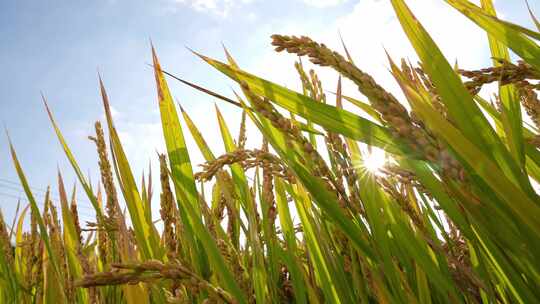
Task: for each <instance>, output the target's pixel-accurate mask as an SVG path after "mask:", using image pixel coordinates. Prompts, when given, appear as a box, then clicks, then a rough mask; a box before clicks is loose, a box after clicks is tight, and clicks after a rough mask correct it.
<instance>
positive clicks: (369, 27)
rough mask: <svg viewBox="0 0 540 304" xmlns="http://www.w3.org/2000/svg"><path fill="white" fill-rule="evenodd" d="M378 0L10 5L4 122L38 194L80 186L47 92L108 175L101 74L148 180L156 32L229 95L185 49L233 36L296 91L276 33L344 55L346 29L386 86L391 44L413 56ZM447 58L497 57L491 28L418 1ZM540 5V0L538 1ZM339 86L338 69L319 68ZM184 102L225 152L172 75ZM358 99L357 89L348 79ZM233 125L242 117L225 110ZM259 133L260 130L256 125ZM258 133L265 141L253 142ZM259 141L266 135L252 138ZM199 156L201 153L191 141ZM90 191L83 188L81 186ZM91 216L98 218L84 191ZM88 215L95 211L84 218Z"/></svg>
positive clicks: (513, 2)
mask: <svg viewBox="0 0 540 304" xmlns="http://www.w3.org/2000/svg"><path fill="white" fill-rule="evenodd" d="M388 2H389V1H384V0H383V1H377V0H348V1H343V0H290V1H262V0H183V1H182V0H180V1H179V0H152V1H151V0H146V1H142V0H130V1H127V0H95V1H29V0H17V1H16V0H5V1H1V2H0V38H1V39H2V43H1V44H0V66H1V67H2V73H1V74H0V121H1V122H2V123H3V124H5V125H6V127H7V128H8V130H9V132H10V135H11V137H12V140H13V143H14V145H15V148H16V149H17V152H18V155H19V158H20V160H21V162H22V165H23V167H24V169H25V172H26V174H27V177H28V179H29V181H30V184H31V186H32V187H33V188H34V189H35V194H36V196H37V197H38V199H39V200H42V197H43V191H42V190H43V189H45V188H46V187H47V185H49V184H50V185H51V187H52V190H53V193H56V192H57V186H56V184H55V181H56V170H57V168H60V169H61V170H62V173H63V174H64V175H65V181H66V183H67V184H68V185H72V184H73V183H74V182H75V178H74V176H73V174H72V173H71V168H70V167H69V166H68V163H67V160H66V158H65V156H64V154H63V151H62V150H61V148H60V146H59V144H58V142H57V140H56V138H55V136H54V134H53V131H52V129H51V126H50V123H49V122H48V119H47V116H46V113H45V110H44V107H43V105H42V102H41V99H40V91H43V92H44V94H45V96H46V97H47V99H48V100H49V104H50V106H51V108H52V110H53V112H54V115H55V116H56V119H57V121H58V123H59V125H60V127H61V129H62V130H63V132H64V135H65V137H66V139H67V141H68V143H69V145H70V147H71V148H72V150H73V152H74V154H75V155H76V157H77V159H78V161H79V164H80V166H81V168H82V169H83V171H85V172H88V174H89V175H90V176H91V178H92V181H93V182H94V183H95V182H97V180H98V177H99V175H98V171H97V161H96V153H95V149H94V146H93V144H92V142H90V141H89V140H88V139H87V136H88V135H91V134H92V131H93V123H94V122H95V121H96V120H102V119H103V114H102V112H103V111H102V107H101V102H100V96H99V91H98V83H97V71H98V70H99V71H100V72H101V73H102V75H103V79H104V81H105V84H106V87H107V89H108V92H109V96H110V98H111V102H112V105H113V108H114V113H115V115H114V116H115V120H116V124H117V127H118V129H119V131H120V134H121V137H122V141H123V143H124V145H125V147H126V150H127V153H128V157H129V159H130V161H131V163H132V165H133V167H134V169H135V172H136V173H137V175H138V176H140V172H141V171H142V170H143V169H144V168H147V167H148V163H149V161H151V162H152V163H154V164H155V163H156V157H155V155H156V154H155V151H156V150H158V151H163V142H162V139H161V130H160V125H159V112H158V108H157V101H156V93H155V84H154V79H153V74H152V71H151V69H150V68H149V67H148V66H147V65H146V63H149V62H150V61H151V57H150V54H151V53H150V45H149V39H150V38H151V39H152V41H153V43H154V45H155V46H156V48H157V51H158V55H159V57H160V60H161V63H162V65H163V67H164V69H166V70H169V71H171V72H173V73H175V74H177V75H179V76H181V77H184V78H186V79H189V80H192V81H194V82H196V83H199V84H202V85H204V86H206V87H208V88H211V89H214V90H216V91H219V92H222V93H224V94H226V95H231V89H230V88H231V86H232V83H231V82H230V81H228V80H227V79H226V78H225V77H223V76H222V75H220V74H219V72H217V71H215V70H213V69H212V68H210V67H209V66H208V65H206V64H205V63H203V62H201V61H200V60H199V59H198V58H196V57H195V56H194V55H193V54H191V53H190V52H189V51H188V50H187V49H186V48H185V47H186V46H187V47H190V48H192V49H195V50H197V51H199V52H201V53H203V54H205V55H209V56H211V57H214V58H223V51H222V48H221V43H224V44H225V45H226V46H227V47H228V48H229V50H230V51H231V53H232V54H233V56H234V57H236V58H237V60H238V61H239V63H240V65H241V66H242V67H244V68H245V69H246V70H248V71H251V72H254V73H257V74H259V75H263V76H265V77H266V78H269V79H272V80H274V81H276V82H278V83H280V84H285V85H287V86H288V87H292V88H297V87H298V85H299V83H298V81H297V80H296V76H295V74H294V71H293V70H291V68H292V62H293V60H294V58H293V57H292V56H288V55H285V54H276V53H274V52H273V51H272V48H271V46H270V38H269V36H270V34H272V33H284V34H297V35H301V34H307V35H310V36H312V37H313V38H315V39H317V40H320V41H322V42H325V43H326V44H328V45H329V46H331V47H333V48H336V49H338V50H341V48H340V46H339V42H338V41H339V40H338V31H341V33H342V34H343V36H344V38H345V40H346V43H347V45H348V47H349V49H350V51H351V52H352V55H353V57H354V58H355V62H356V63H357V64H358V65H359V66H360V67H361V68H362V69H365V70H366V71H368V72H370V73H372V74H373V75H374V77H375V78H376V79H377V80H379V81H380V82H381V83H383V84H386V85H388V86H390V87H391V88H395V85H394V84H393V83H392V81H391V80H390V78H389V75H388V72H387V64H386V61H385V59H384V53H383V46H384V47H385V48H386V49H388V50H389V52H390V53H391V55H392V56H394V57H402V56H403V57H408V58H412V59H414V53H413V52H412V50H411V48H410V46H409V45H408V43H407V42H406V39H405V37H404V35H403V33H402V32H401V30H400V28H399V25H398V24H397V22H396V20H395V17H394V14H393V12H392V10H391V8H390V6H389V5H388ZM408 3H410V4H411V6H412V8H413V11H414V12H415V13H416V14H417V16H418V17H419V19H420V21H421V22H423V23H424V24H425V25H426V26H427V28H428V29H429V31H430V33H432V34H433V36H434V38H435V39H436V40H437V41H440V42H441V44H440V46H441V48H442V50H443V52H444V53H445V55H446V56H447V57H448V59H449V60H452V61H453V60H455V59H456V58H458V59H459V62H460V65H462V66H464V67H468V68H478V67H482V66H485V65H487V64H489V61H488V56H489V55H488V54H489V53H488V48H487V42H486V39H485V36H484V34H482V33H481V32H480V31H478V30H477V29H475V27H474V26H473V25H472V24H471V23H470V22H469V21H467V20H466V19H464V18H463V17H462V16H460V15H458V14H457V13H455V12H454V11H452V10H451V9H450V8H448V6H447V5H446V4H444V1H442V0H421V1H416V0H415V1H408ZM530 4H531V7H532V8H533V10H536V11H540V1H538V0H531V1H530ZM496 5H497V7H498V9H500V11H501V13H502V15H503V17H504V18H506V19H508V20H511V21H514V22H518V23H520V24H522V25H526V26H531V22H530V19H529V17H528V14H527V11H526V7H525V4H524V1H517V0H498V1H496ZM317 71H318V73H319V74H320V76H321V78H322V79H323V83H327V84H328V87H327V89H328V90H330V91H331V90H332V89H333V86H334V85H335V81H336V78H337V76H336V75H335V74H333V73H332V72H331V71H328V70H320V69H318V70H317ZM170 85H171V89H172V91H173V95H174V96H175V97H177V98H178V100H179V101H180V102H181V103H182V105H183V106H185V108H186V109H187V111H188V112H189V113H190V115H191V116H192V118H194V120H195V121H196V122H198V123H199V124H200V127H201V129H202V131H203V134H204V135H205V136H206V137H207V139H208V141H209V142H210V144H211V146H212V147H213V148H214V149H215V151H216V153H219V152H220V151H223V149H222V148H221V143H220V142H219V134H218V129H217V125H216V124H215V121H214V117H215V113H214V108H213V102H214V100H211V99H210V98H209V97H206V96H204V95H202V94H200V93H197V92H194V91H193V90H191V89H189V88H186V87H184V86H182V85H180V84H178V83H175V82H174V81H172V80H171V81H170ZM345 88H346V90H347V93H348V94H349V95H356V94H357V93H356V90H355V89H354V87H353V86H351V85H350V84H347V85H346V86H345ZM220 108H221V109H222V111H223V112H224V114H225V116H226V118H227V119H228V121H229V123H230V124H231V128H232V129H233V130H236V129H237V124H238V121H239V115H238V114H239V113H238V111H237V110H236V109H234V108H231V107H230V106H227V105H221V104H220ZM252 132H253V130H252ZM253 138H256V137H253ZM254 144H256V142H255V143H254ZM192 147H193V148H194V149H193V151H192V152H193V158H194V160H195V162H199V161H200V160H201V158H200V156H199V155H198V154H197V153H196V148H195V147H194V146H192ZM17 181H18V179H17V177H16V175H15V172H14V169H13V166H12V163H11V159H10V156H9V153H8V145H7V140H6V139H5V136H3V135H1V136H0V208H1V209H2V211H3V212H4V213H5V215H6V217H7V218H8V219H11V217H12V216H13V212H14V206H15V204H16V201H17V197H18V196H21V197H24V196H22V194H21V192H20V187H19V186H18V185H17ZM80 194H81V196H82V192H81V193H80ZM81 205H85V206H83V207H81V211H82V212H83V213H84V214H83V216H82V217H83V218H85V216H86V215H88V216H90V215H91V213H92V212H91V211H90V210H89V209H88V207H89V205H88V202H87V200H86V199H85V198H81ZM86 219H89V218H86Z"/></svg>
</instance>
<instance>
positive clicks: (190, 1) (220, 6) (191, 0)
mask: <svg viewBox="0 0 540 304" xmlns="http://www.w3.org/2000/svg"><path fill="white" fill-rule="evenodd" d="M174 1H175V2H177V3H179V4H183V5H186V6H188V7H191V8H193V9H194V10H196V11H198V12H208V13H212V14H215V15H218V16H221V17H227V16H228V15H229V13H230V12H231V10H232V9H233V8H235V7H239V6H241V5H243V4H247V3H250V2H252V1H253V0H174Z"/></svg>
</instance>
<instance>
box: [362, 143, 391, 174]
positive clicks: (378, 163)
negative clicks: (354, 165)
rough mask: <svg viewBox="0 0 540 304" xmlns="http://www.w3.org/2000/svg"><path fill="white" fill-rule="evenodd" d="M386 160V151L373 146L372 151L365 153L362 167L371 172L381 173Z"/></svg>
mask: <svg viewBox="0 0 540 304" xmlns="http://www.w3.org/2000/svg"><path fill="white" fill-rule="evenodd" d="M386 162H387V158H386V153H385V152H384V151H383V150H381V149H377V148H372V149H371V151H366V153H363V160H362V167H364V168H365V169H366V171H368V172H369V173H371V174H379V173H381V169H382V168H383V167H384V165H385V164H386Z"/></svg>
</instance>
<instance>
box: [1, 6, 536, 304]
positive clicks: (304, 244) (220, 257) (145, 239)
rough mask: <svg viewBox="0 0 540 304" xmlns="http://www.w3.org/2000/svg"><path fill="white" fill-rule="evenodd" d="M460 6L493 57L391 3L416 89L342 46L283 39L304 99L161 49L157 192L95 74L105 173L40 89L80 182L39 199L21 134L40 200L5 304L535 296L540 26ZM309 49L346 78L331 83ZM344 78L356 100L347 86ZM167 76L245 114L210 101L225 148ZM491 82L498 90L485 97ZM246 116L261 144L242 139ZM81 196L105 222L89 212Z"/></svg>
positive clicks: (4, 258)
mask: <svg viewBox="0 0 540 304" xmlns="http://www.w3.org/2000/svg"><path fill="white" fill-rule="evenodd" d="M446 2H447V3H448V4H449V5H451V6H452V7H454V8H455V9H456V10H457V11H459V12H460V13H462V14H463V15H465V16H466V17H467V18H469V19H470V20H472V21H473V22H474V23H475V24H476V25H477V26H478V27H479V28H481V29H482V30H483V31H485V34H486V35H485V37H486V39H488V40H489V45H490V49H491V57H492V65H491V66H487V67H485V68H484V69H480V70H463V69H461V68H460V67H459V66H456V65H453V63H449V62H448V61H447V60H446V59H445V57H444V56H443V55H442V53H441V51H440V49H439V48H438V46H437V44H436V43H435V41H433V40H432V39H431V37H430V35H429V29H425V28H424V27H423V26H422V24H420V23H419V22H418V21H417V20H416V19H415V17H414V15H413V13H414V12H411V11H410V10H409V9H408V7H407V5H406V3H405V1H403V0H391V3H392V6H393V8H394V10H395V13H396V15H397V17H398V19H399V22H400V23H401V25H402V27H403V29H404V32H405V34H406V35H407V37H408V39H409V41H410V43H411V45H412V46H413V48H414V49H415V51H416V53H417V55H418V58H419V60H420V61H419V62H418V63H411V62H409V61H407V60H400V59H397V58H391V57H390V56H389V57H388V67H389V71H388V73H390V74H391V75H392V76H393V77H394V79H395V81H396V82H397V83H398V84H399V87H400V89H401V90H402V92H403V96H404V97H403V98H401V97H400V98H398V97H396V96H394V95H393V94H391V93H390V92H389V91H387V90H386V89H385V88H384V87H382V86H381V85H379V84H378V83H377V82H376V81H375V80H374V79H373V78H372V77H371V76H370V75H369V74H367V73H365V72H364V71H363V70H362V67H361V66H356V65H355V63H354V60H353V58H354V54H350V53H349V51H348V50H347V48H346V44H345V43H344V44H343V49H342V50H340V52H338V51H336V50H332V49H329V48H328V47H327V46H326V45H324V44H323V43H320V42H317V41H314V40H312V39H311V38H309V37H305V36H287V35H273V36H272V37H271V41H269V42H271V45H272V47H274V48H275V50H276V52H281V53H290V54H289V55H287V54H283V56H297V57H298V61H297V62H296V64H295V66H294V67H291V69H290V73H295V74H297V75H298V83H296V84H291V85H290V86H289V87H298V88H300V89H299V90H298V91H295V90H291V89H288V88H286V87H284V86H280V85H278V84H276V83H272V82H270V81H267V80H265V79H263V78H261V77H259V76H256V75H253V74H250V73H249V72H248V71H244V70H242V68H241V67H240V65H241V60H237V59H233V57H232V56H231V54H229V53H228V52H227V51H225V58H226V60H224V62H221V61H218V60H216V59H212V58H209V57H207V56H204V55H201V54H198V53H195V54H194V56H199V57H200V58H201V59H202V63H201V64H209V65H210V66H212V67H214V68H215V69H216V73H223V74H225V75H226V76H228V77H229V78H231V79H232V80H233V81H235V82H237V84H238V87H237V89H236V90H237V91H236V92H237V93H236V95H235V96H234V97H226V96H224V95H222V94H221V93H218V92H212V91H210V90H207V89H205V88H204V87H202V86H201V85H199V84H195V83H192V82H190V81H188V80H184V79H180V78H179V77H177V76H175V75H174V72H173V71H168V70H167V69H166V68H165V67H163V68H162V67H161V65H160V63H159V60H158V57H157V54H156V52H155V50H154V48H153V47H152V57H153V63H152V67H153V70H154V73H155V80H156V92H157V94H156V96H157V101H158V103H155V104H154V105H151V104H149V105H148V107H151V106H155V105H156V104H157V105H159V111H160V115H161V123H162V127H163V137H164V140H165V144H166V151H163V154H159V155H157V156H153V157H155V159H156V161H159V164H160V171H159V174H157V175H158V176H159V181H160V182H159V185H160V188H159V189H153V184H152V179H151V177H150V176H147V179H146V182H144V181H143V182H142V183H139V182H137V181H136V179H135V177H134V176H135V174H134V172H133V171H132V169H131V166H130V163H129V162H128V158H129V155H127V154H126V151H124V148H123V146H122V142H121V140H120V137H119V135H118V132H117V129H116V127H115V123H114V121H113V117H112V114H111V102H112V101H109V99H108V96H107V92H106V89H105V85H104V84H103V82H102V81H101V79H100V88H99V89H100V90H101V96H102V104H103V108H104V112H105V118H106V119H105V120H104V121H96V123H95V130H94V131H93V132H92V134H90V136H89V139H90V140H92V141H93V142H94V143H95V148H96V151H97V155H98V159H97V164H98V166H99V172H100V174H101V177H100V181H99V183H94V184H92V183H91V182H90V180H89V177H87V176H86V175H85V174H84V173H83V172H82V171H81V169H80V168H79V165H78V163H77V160H76V155H73V154H72V153H71V151H70V148H69V144H68V143H67V142H66V140H65V139H64V137H63V135H62V131H61V126H59V125H58V124H57V123H56V121H55V119H54V113H53V112H54V109H51V108H49V106H48V105H47V102H46V99H45V97H43V101H44V104H45V109H46V111H47V113H48V114H49V117H50V121H51V125H52V127H53V129H54V132H56V135H57V137H58V140H59V144H60V145H61V147H62V148H63V150H64V151H65V155H66V157H67V159H68V160H69V162H70V164H71V166H72V167H73V171H74V172H75V174H76V176H77V178H78V181H79V183H80V185H81V186H82V192H83V193H75V191H68V190H67V189H66V187H65V185H64V182H63V179H62V174H61V172H58V178H57V180H55V181H51V187H52V188H54V189H57V192H58V193H59V199H58V200H56V199H55V198H53V197H52V196H51V195H50V193H49V192H48V194H47V195H46V198H45V200H44V202H38V201H36V198H35V196H34V194H33V193H32V189H31V187H30V186H29V183H28V181H27V178H26V176H25V174H24V166H23V165H24V163H22V162H21V161H20V160H19V159H18V158H17V153H16V149H15V147H14V146H13V145H11V144H10V148H11V155H12V158H13V165H14V169H15V171H16V172H17V174H18V177H19V179H20V183H21V184H22V186H23V187H24V190H25V194H26V197H27V200H28V202H29V204H28V205H27V206H23V208H21V209H22V210H21V211H20V212H19V213H18V215H17V216H16V220H15V221H14V223H13V224H10V223H9V222H8V221H6V220H5V219H3V218H2V217H1V216H0V251H1V252H2V253H1V254H0V302H1V303H229V304H232V303H238V304H243V303H419V304H425V303H539V302H540V288H539V287H540V283H539V282H540V245H539V244H540V198H539V196H538V193H537V190H536V189H537V188H536V187H537V185H538V182H540V150H539V147H540V137H539V128H540V101H539V99H538V95H537V92H538V89H540V87H539V81H538V80H540V48H539V46H538V40H540V33H539V32H538V31H540V23H539V22H538V21H537V20H536V18H535V17H534V15H533V13H532V12H531V18H532V19H533V20H534V22H535V24H536V25H537V26H538V28H537V29H534V30H533V29H528V28H524V27H521V26H519V25H517V24H513V23H509V22H506V21H504V20H501V19H498V18H497V17H496V12H495V9H494V6H493V3H492V0H482V1H481V6H476V5H475V4H472V3H471V2H469V1H468V0H446ZM307 60H309V61H311V62H312V63H313V64H315V65H316V66H317V68H318V69H321V70H323V69H328V70H333V71H334V72H335V73H336V78H337V77H338V75H339V77H340V78H339V81H338V82H337V84H336V83H324V84H323V83H321V81H320V80H319V78H318V76H317V73H316V71H314V70H309V71H308V70H306V69H305V68H304V66H305V64H303V63H302V62H306V61H307ZM342 78H343V79H347V80H350V81H352V83H354V84H355V86H356V88H357V90H358V92H346V91H345V90H342V86H341V79H342ZM172 81H180V82H182V83H184V84H186V85H188V86H191V87H192V88H193V89H195V90H199V91H202V92H204V93H207V94H208V99H209V100H218V101H219V102H223V103H229V104H233V105H235V106H236V107H237V109H238V111H239V112H241V113H242V120H241V122H240V128H239V130H240V131H239V132H238V134H231V132H230V124H231V123H235V124H236V123H237V122H236V121H235V122H231V121H227V120H226V119H225V118H224V117H223V116H222V115H221V113H220V112H219V109H218V108H216V111H217V120H218V123H219V127H220V135H221V138H222V141H223V145H224V147H225V150H226V154H224V155H216V154H215V153H214V152H213V151H212V150H211V149H210V148H209V145H208V144H207V142H206V141H205V138H204V136H205V135H204V134H201V132H200V131H199V130H198V126H197V123H195V122H194V121H192V120H191V119H190V116H189V113H187V112H186V111H185V110H184V109H182V108H181V107H179V106H178V105H177V104H176V102H175V101H174V99H173V97H172V95H171V92H170V91H169V88H168V84H167V82H172ZM491 84H495V85H497V86H498V90H497V94H496V96H495V97H494V98H491V99H490V98H489V96H488V98H486V97H485V96H484V97H481V96H480V95H479V92H480V90H481V89H482V88H483V87H484V86H486V85H491ZM328 92H334V93H335V94H327V93H328ZM353 93H354V94H356V93H361V95H362V96H363V99H356V98H353V97H350V96H349V95H353ZM345 104H347V109H349V108H351V107H349V106H352V107H354V110H346V109H344V108H345V107H344V105H345ZM248 121H249V122H250V123H252V124H253V125H254V126H256V128H257V130H258V132H260V134H261V137H262V142H260V143H259V144H258V145H257V146H251V147H250V146H248V145H247V144H246V140H247V135H246V125H247V123H248ZM187 137H191V138H193V139H194V141H195V143H196V147H188V146H187V145H186V138H187ZM195 149H198V150H199V151H200V153H201V154H202V155H203V156H204V158H205V161H206V162H205V163H204V164H202V165H201V166H199V165H198V164H194V163H192V162H191V161H190V153H189V152H190V151H194V150H195ZM77 196H85V199H88V200H89V201H90V202H91V204H92V206H93V208H94V209H95V214H96V218H95V220H94V222H92V223H86V225H85V224H84V223H81V221H80V220H79V217H78V214H79V213H78V210H77V209H78V205H77ZM38 206H44V208H41V209H40V208H39V207H38ZM124 206H125V208H124ZM152 208H154V209H155V208H159V214H160V218H159V219H156V218H152ZM25 223H27V224H25Z"/></svg>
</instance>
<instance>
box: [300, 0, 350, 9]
mask: <svg viewBox="0 0 540 304" xmlns="http://www.w3.org/2000/svg"><path fill="white" fill-rule="evenodd" d="M302 2H304V3H305V4H307V5H309V6H314V7H319V8H323V7H331V6H336V5H339V4H342V3H345V2H347V0H302Z"/></svg>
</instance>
